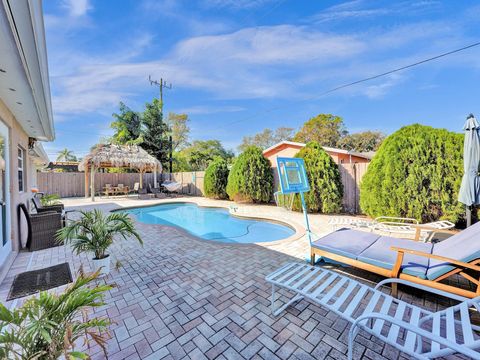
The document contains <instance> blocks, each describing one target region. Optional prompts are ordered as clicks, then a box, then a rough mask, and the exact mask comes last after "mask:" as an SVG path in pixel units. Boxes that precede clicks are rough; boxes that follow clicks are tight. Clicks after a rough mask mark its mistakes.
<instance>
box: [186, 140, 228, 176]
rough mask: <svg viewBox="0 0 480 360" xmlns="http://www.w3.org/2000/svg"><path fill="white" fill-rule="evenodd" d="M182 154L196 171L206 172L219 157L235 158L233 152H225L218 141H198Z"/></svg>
mask: <svg viewBox="0 0 480 360" xmlns="http://www.w3.org/2000/svg"><path fill="white" fill-rule="evenodd" d="M182 153H183V154H184V155H185V156H186V157H187V159H188V163H189V164H190V166H191V168H192V170H194V171H202V170H205V169H206V168H207V167H208V165H209V164H210V162H211V161H212V160H214V159H215V158H217V157H220V158H222V159H225V160H230V159H232V158H233V156H234V155H233V152H231V151H229V150H225V148H224V147H223V146H222V143H221V142H220V141H218V140H206V141H202V140H196V141H194V142H193V143H192V145H190V146H189V147H187V148H186V149H185V150H183V151H182Z"/></svg>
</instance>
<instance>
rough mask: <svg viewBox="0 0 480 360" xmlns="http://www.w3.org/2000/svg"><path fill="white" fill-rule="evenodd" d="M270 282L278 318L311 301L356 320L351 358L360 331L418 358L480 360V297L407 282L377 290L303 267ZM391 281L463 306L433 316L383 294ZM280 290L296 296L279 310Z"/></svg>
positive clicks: (275, 276)
mask: <svg viewBox="0 0 480 360" xmlns="http://www.w3.org/2000/svg"><path fill="white" fill-rule="evenodd" d="M265 280H266V281H267V282H269V283H271V284H272V313H273V315H275V316H277V315H278V314H280V313H281V312H282V311H283V310H284V309H286V308H287V307H288V306H290V305H291V304H293V303H294V302H296V301H300V300H301V299H303V298H307V299H309V300H311V301H313V302H314V303H317V304H319V305H320V306H322V307H324V308H326V309H328V310H329V311H332V312H334V313H336V314H337V315H339V316H340V317H342V318H343V319H345V320H347V321H348V322H350V323H351V324H352V326H351V328H350V331H349V341H348V358H349V359H350V360H351V359H352V358H353V347H354V340H355V337H356V335H357V334H358V332H359V330H363V331H366V332H367V333H369V334H371V335H373V336H375V337H377V338H379V339H381V340H382V341H384V342H385V343H387V344H389V345H391V346H393V347H395V348H397V349H398V350H400V351H402V352H404V353H406V354H408V355H410V356H413V357H415V358H417V359H431V358H435V357H439V356H446V355H450V354H454V353H461V354H464V355H466V356H470V357H471V358H473V359H480V352H478V351H477V349H478V348H479V347H480V338H479V336H478V334H477V333H476V331H479V330H480V327H478V326H476V325H473V324H472V323H471V318H470V312H469V308H470V307H472V306H473V307H474V308H475V309H476V310H477V311H478V310H480V297H477V298H474V299H466V298H464V297H462V296H459V295H454V294H450V293H446V292H443V291H441V290H436V289H432V288H429V287H426V286H423V285H419V284H414V283H410V282H408V281H405V280H401V279H392V280H391V279H387V280H385V281H383V282H380V283H379V284H378V285H377V286H376V287H375V288H371V287H370V286H367V285H364V284H361V283H359V282H358V281H356V280H354V279H351V278H349V277H347V276H344V275H340V274H338V273H335V272H332V271H329V270H326V269H323V268H321V267H313V266H310V265H306V264H300V263H291V264H286V265H285V266H283V267H281V268H280V269H278V270H276V271H274V272H273V273H271V274H270V275H267V276H266V278H265ZM388 282H396V283H403V284H408V285H409V286H413V287H416V288H420V289H422V290H425V291H429V292H433V293H435V294H438V295H442V296H447V297H450V298H452V299H455V300H458V301H462V302H461V303H460V304H458V305H455V306H452V307H449V308H447V309H445V310H441V311H437V312H430V311H427V310H425V309H422V308H420V307H418V306H415V305H411V304H408V303H406V302H404V301H402V300H398V299H396V298H394V297H392V296H390V295H388V294H385V293H383V292H382V291H380V290H378V288H379V287H381V286H383V285H384V284H386V283H388ZM277 286H278V287H281V288H284V289H288V290H290V291H292V292H294V293H295V294H296V295H295V296H294V297H293V298H292V299H291V300H290V301H288V302H287V303H285V304H284V305H283V306H281V307H280V308H278V309H276V308H275V303H276V299H275V294H276V287H277Z"/></svg>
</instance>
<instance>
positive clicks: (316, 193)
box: [293, 142, 343, 213]
mask: <svg viewBox="0 0 480 360" xmlns="http://www.w3.org/2000/svg"><path fill="white" fill-rule="evenodd" d="M295 157H297V158H302V159H303V160H304V161H305V168H306V171H307V177H308V181H309V183H310V191H309V192H307V193H305V202H306V203H307V209H308V211H311V212H321V213H335V212H339V211H340V209H341V207H342V197H343V185H342V179H341V177H340V172H339V171H338V165H337V164H336V163H335V161H333V159H332V157H331V156H330V155H328V154H327V152H326V151H325V150H323V148H322V146H321V145H320V144H319V143H317V142H310V143H308V144H307V145H306V146H305V147H304V148H303V149H302V150H300V151H299V152H298V154H297V155H296V156H295ZM293 210H301V203H300V196H299V195H296V196H295V201H294V204H293Z"/></svg>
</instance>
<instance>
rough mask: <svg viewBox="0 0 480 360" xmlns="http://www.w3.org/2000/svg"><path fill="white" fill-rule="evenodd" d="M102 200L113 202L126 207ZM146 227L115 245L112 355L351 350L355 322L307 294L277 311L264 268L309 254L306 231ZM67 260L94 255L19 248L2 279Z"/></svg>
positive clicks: (370, 352)
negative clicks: (247, 238) (263, 240)
mask: <svg viewBox="0 0 480 360" xmlns="http://www.w3.org/2000/svg"><path fill="white" fill-rule="evenodd" d="M96 206H98V207H99V208H102V209H104V210H105V211H108V210H110V209H113V208H115V207H118V206H117V205H116V204H114V203H105V204H98V205H96ZM294 220H295V219H294ZM323 222H324V223H325V219H324V220H323ZM138 229H139V231H140V233H141V234H142V238H143V240H144V242H145V244H144V246H143V247H141V246H140V245H138V244H135V243H134V242H120V241H119V242H117V243H116V245H114V247H113V248H112V249H111V251H110V253H111V254H112V255H114V259H115V261H119V262H120V263H121V266H120V268H119V270H118V271H117V270H113V271H112V274H111V276H110V277H109V278H108V279H106V281H107V282H108V283H114V284H116V285H117V287H116V288H115V289H113V290H112V291H111V292H110V293H109V294H108V297H107V303H108V305H106V306H105V307H104V308H102V309H100V310H99V313H100V314H104V315H108V316H109V317H110V318H111V319H112V320H113V321H114V322H115V324H114V325H112V327H111V329H112V335H113V336H112V339H111V340H109V342H108V358H109V359H112V360H115V359H132V360H133V359H148V360H151V359H232V360H233V359H268V360H270V359H346V353H347V337H348V329H349V326H348V323H347V322H345V321H344V320H342V319H340V318H339V317H338V316H336V315H335V314H333V313H330V312H327V311H325V309H323V308H321V307H318V306H315V305H313V304H312V303H309V302H307V301H301V302H299V303H297V304H296V305H295V306H293V307H291V308H289V309H288V310H287V311H285V312H284V313H283V314H281V315H280V316H278V317H276V318H274V317H273V316H272V315H271V313H270V308H269V306H270V295H271V289H270V287H269V286H268V285H267V284H266V282H265V281H264V277H265V275H266V274H268V273H270V272H271V271H273V270H275V269H276V268H278V267H279V266H281V265H283V264H285V263H287V262H292V261H302V260H303V256H304V254H305V253H306V252H307V249H308V246H307V244H306V242H304V241H303V240H297V241H295V242H281V243H279V244H276V245H274V246H260V245H254V244H252V245H224V244H219V243H214V242H208V241H201V240H197V239H193V238H191V237H190V236H187V235H186V234H185V233H183V232H182V231H180V230H176V229H173V228H167V227H164V226H160V225H145V224H141V223H138ZM64 261H68V262H69V263H70V265H71V267H72V270H74V271H77V270H78V269H79V267H80V266H82V265H83V267H84V269H85V270H89V266H90V264H89V256H87V255H82V256H80V257H78V256H72V253H71V251H70V250H69V249H68V248H65V247H64V246H61V247H57V248H54V249H48V250H43V251H38V252H35V253H21V254H19V256H18V257H17V259H16V261H15V263H14V266H13V267H12V269H11V270H10V272H9V274H8V276H7V278H6V279H5V280H4V281H3V283H2V284H1V285H0V296H1V299H2V301H4V299H5V298H6V294H7V293H8V289H9V287H10V284H11V282H12V279H13V277H14V275H15V274H16V273H18V272H21V271H25V270H26V269H27V268H28V269H29V270H33V269H38V268H42V267H46V266H50V265H53V264H58V263H61V262H64ZM339 270H340V271H344V270H342V269H339ZM348 271H349V272H350V273H351V274H352V276H360V277H361V278H365V279H367V280H370V281H374V282H377V281H379V280H380V279H379V278H377V277H374V276H372V275H371V274H367V273H364V272H358V271H354V270H348ZM402 296H403V298H404V299H405V300H407V301H409V302H415V303H418V304H419V305H422V306H425V307H427V308H429V309H431V310H434V309H436V308H442V307H444V306H447V305H449V302H448V301H446V300H445V299H436V298H435V297H433V296H431V295H426V294H424V293H421V292H402ZM17 304H18V302H15V301H13V302H9V305H10V306H15V305H17ZM90 353H91V355H92V358H93V359H102V358H104V355H103V353H102V352H101V351H100V349H99V348H92V349H91V350H90ZM355 354H356V356H355V358H356V359H359V358H364V359H397V358H405V357H404V356H403V355H402V354H400V353H398V351H396V350H395V349H393V348H392V347H390V346H385V345H384V344H383V343H382V342H381V341H378V340H377V339H374V338H370V337H369V336H364V335H363V334H360V335H359V336H358V337H357V341H356V344H355ZM451 358H454V357H451Z"/></svg>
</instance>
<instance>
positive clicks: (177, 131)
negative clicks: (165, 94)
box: [167, 113, 190, 150]
mask: <svg viewBox="0 0 480 360" xmlns="http://www.w3.org/2000/svg"><path fill="white" fill-rule="evenodd" d="M189 121H190V119H189V118H188V115H187V114H175V113H169V114H168V119H167V124H168V126H169V127H170V131H171V134H172V142H173V144H172V145H173V150H180V149H183V148H185V147H187V146H188V145H189V144H188V136H189V134H190V127H189V126H188V122H189Z"/></svg>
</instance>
